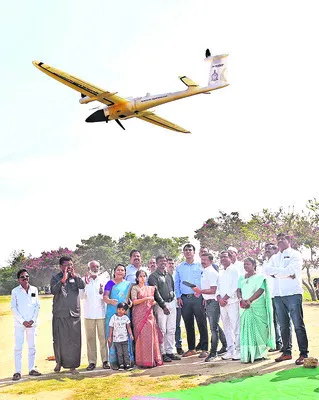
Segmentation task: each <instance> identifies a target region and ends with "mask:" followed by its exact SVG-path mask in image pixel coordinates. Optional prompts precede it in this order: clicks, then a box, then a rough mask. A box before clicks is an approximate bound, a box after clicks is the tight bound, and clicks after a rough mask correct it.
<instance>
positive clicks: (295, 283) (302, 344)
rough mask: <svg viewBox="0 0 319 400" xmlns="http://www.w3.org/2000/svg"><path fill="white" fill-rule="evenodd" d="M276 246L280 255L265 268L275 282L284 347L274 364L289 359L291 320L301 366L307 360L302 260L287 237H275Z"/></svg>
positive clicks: (281, 234) (298, 362) (282, 234)
mask: <svg viewBox="0 0 319 400" xmlns="http://www.w3.org/2000/svg"><path fill="white" fill-rule="evenodd" d="M277 244H278V248H279V252H278V253H277V254H275V255H274V256H272V257H271V259H270V260H269V263H268V264H267V267H266V268H265V272H266V273H267V274H268V275H271V276H273V277H274V278H275V279H276V285H274V292H273V294H274V301H275V307H276V311H277V315H278V320H279V325H280V330H281V338H282V343H283V346H282V355H281V356H280V357H278V358H276V359H275V361H276V362H280V361H285V360H291V358H292V356H291V350H292V343H291V323H290V322H291V320H292V322H293V324H294V328H295V333H296V336H297V342H298V347H299V358H298V359H297V360H296V361H295V364H296V365H302V364H303V363H304V359H305V358H307V357H308V338H307V333H306V328H305V324H304V321H303V310H302V292H303V289H302V276H301V270H302V257H301V254H300V253H299V251H296V250H294V249H292V248H291V246H290V236H289V235H286V234H284V233H280V234H279V235H277Z"/></svg>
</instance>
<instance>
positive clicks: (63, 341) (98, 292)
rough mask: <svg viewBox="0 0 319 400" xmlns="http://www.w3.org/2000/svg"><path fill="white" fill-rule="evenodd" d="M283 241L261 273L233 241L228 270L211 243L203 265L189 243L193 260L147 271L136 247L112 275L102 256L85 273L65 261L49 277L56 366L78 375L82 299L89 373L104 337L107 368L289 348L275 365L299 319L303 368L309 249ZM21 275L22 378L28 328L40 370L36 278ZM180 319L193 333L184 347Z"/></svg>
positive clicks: (17, 303)
mask: <svg viewBox="0 0 319 400" xmlns="http://www.w3.org/2000/svg"><path fill="white" fill-rule="evenodd" d="M277 246H278V247H277ZM277 246H276V245H275V244H273V243H268V244H267V245H266V248H265V257H264V258H265V261H264V263H263V265H262V267H260V272H261V273H257V271H256V270H257V262H256V260H255V259H254V258H252V257H248V258H245V259H244V261H243V262H241V261H238V260H237V250H236V248H234V247H230V248H228V249H227V250H225V251H222V252H221V253H220V267H218V266H217V265H216V264H213V256H212V254H210V253H209V252H208V249H207V248H204V247H201V249H200V253H199V256H200V262H196V261H195V247H194V246H193V245H192V244H186V245H185V246H184V248H183V254H184V257H185V260H184V261H183V262H182V263H181V264H179V265H178V266H177V267H176V268H175V263H174V260H172V259H171V258H167V257H166V256H164V255H159V256H157V257H156V259H155V260H154V258H152V260H150V263H149V268H150V269H149V270H148V269H146V268H144V267H142V259H141V254H140V252H139V251H138V250H132V251H131V253H130V264H129V265H128V266H127V267H125V266H124V265H122V264H118V265H117V266H116V267H115V268H114V271H113V276H112V277H111V279H109V280H108V281H106V279H105V275H104V274H99V270H100V264H99V262H98V261H95V260H93V261H91V262H89V263H88V272H87V274H86V275H85V276H84V277H83V278H81V277H80V276H79V275H78V274H76V273H75V271H74V267H73V262H72V259H71V258H70V257H61V259H60V261H59V263H60V269H61V271H60V273H59V274H57V275H55V276H53V277H52V280H51V292H52V294H53V319H52V333H53V348H54V355H55V360H56V366H55V368H54V371H55V372H59V371H60V370H61V368H62V367H63V368H69V369H70V371H71V373H73V374H76V373H78V371H77V369H76V368H78V367H79V365H80V360H81V315H80V298H82V299H83V302H84V312H83V315H84V327H85V332H86V342H87V356H88V367H87V370H89V371H92V370H93V369H94V368H95V367H96V364H97V340H96V339H97V337H98V339H99V344H100V346H99V347H100V356H101V361H102V366H103V368H104V369H109V368H112V369H117V370H123V369H127V370H130V369H132V367H133V365H137V366H139V367H155V366H159V365H162V364H163V363H166V362H171V361H172V360H180V359H181V357H180V356H183V357H189V356H194V355H197V354H198V353H199V355H198V357H199V358H203V359H205V361H206V362H210V361H213V360H214V359H215V358H217V357H219V356H221V357H222V359H224V360H241V361H242V362H245V363H247V362H254V361H256V360H258V359H262V358H265V357H266V354H267V352H268V350H269V351H276V350H281V351H282V354H281V355H280V356H279V357H278V358H276V360H275V361H277V362H280V361H284V360H289V359H291V358H292V356H291V351H292V346H291V322H292V323H293V325H294V327H295V332H296V336H297V341H298V346H299V352H300V355H299V358H298V359H297V360H296V364H297V365H301V364H303V361H304V358H306V357H307V356H308V340H307V334H306V330H305V326H304V322H303V312H302V283H301V267H302V264H301V255H300V253H299V252H297V251H296V250H294V249H292V248H291V246H290V238H289V236H287V235H284V234H279V235H278V237H277ZM149 272H150V274H148V273H149ZM17 277H18V281H19V283H20V286H18V287H17V288H15V289H13V291H12V299H11V309H12V311H13V313H14V316H15V339H16V345H15V368H16V372H15V374H14V376H13V380H19V379H20V378H21V351H22V345H23V341H24V334H25V335H26V338H27V342H28V345H29V374H30V375H34V376H38V375H41V374H40V373H39V372H38V371H37V370H36V369H35V367H34V361H35V340H34V338H35V331H36V321H37V316H38V312H39V300H38V292H37V289H36V288H35V287H33V286H31V285H30V284H29V276H28V272H27V270H26V269H22V270H20V271H19V272H18V276H17ZM181 317H182V318H183V320H184V324H185V329H186V335H187V346H188V349H187V350H186V351H185V352H184V351H183V349H182V338H181V330H180V320H181ZM207 319H208V321H209V327H210V332H211V342H210V346H209V343H208V337H209V336H208V329H207ZM220 319H221V321H222V325H223V329H222V327H221V326H220V324H219V323H220ZM195 320H196V323H197V327H198V330H199V341H198V343H197V344H196V336H195ZM275 332H276V336H275ZM219 341H220V342H221V348H220V350H218V343H219ZM174 347H175V348H176V352H177V354H175V352H174Z"/></svg>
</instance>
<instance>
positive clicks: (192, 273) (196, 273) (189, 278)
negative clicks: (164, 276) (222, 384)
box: [175, 243, 208, 358]
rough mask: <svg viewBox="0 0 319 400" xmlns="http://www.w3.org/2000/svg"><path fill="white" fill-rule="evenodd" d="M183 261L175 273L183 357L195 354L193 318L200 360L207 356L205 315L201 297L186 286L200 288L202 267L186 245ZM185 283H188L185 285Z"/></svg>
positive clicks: (191, 248) (191, 246)
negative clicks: (182, 328)
mask: <svg viewBox="0 0 319 400" xmlns="http://www.w3.org/2000/svg"><path fill="white" fill-rule="evenodd" d="M183 253H184V256H185V261H184V262H182V263H181V264H179V265H178V266H177V268H176V273H175V293H176V297H177V303H178V305H179V306H180V307H181V308H182V317H183V320H184V323H185V329H186V335H187V343H188V351H187V352H186V353H184V354H183V357H189V356H192V355H195V354H196V350H195V328H194V318H196V322H197V326H198V330H199V335H200V339H199V346H198V347H199V350H201V353H200V355H199V357H200V358H206V357H207V356H208V352H207V350H208V331H207V321H206V314H205V310H204V306H203V296H202V295H201V294H197V293H194V291H193V289H192V288H191V287H190V286H189V285H188V284H194V285H195V286H197V287H199V288H200V280H201V274H202V271H203V267H202V266H201V264H200V263H197V262H195V261H194V257H195V247H194V246H193V245H192V244H190V243H188V244H186V245H185V246H184V248H183ZM185 282H186V283H188V284H186V285H185Z"/></svg>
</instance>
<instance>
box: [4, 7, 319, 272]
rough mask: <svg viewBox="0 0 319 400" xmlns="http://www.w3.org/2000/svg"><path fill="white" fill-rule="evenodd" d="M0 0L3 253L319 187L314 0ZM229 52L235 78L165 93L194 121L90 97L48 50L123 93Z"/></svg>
mask: <svg viewBox="0 0 319 400" xmlns="http://www.w3.org/2000/svg"><path fill="white" fill-rule="evenodd" d="M260 3H261V2H256V1H252V0H246V1H245V0H243V1H240V2H238V1H235V0H234V1H231V0H229V1H223V2H221V1H214V0H210V1H204V0H202V1H201V0H198V1H196V2H195V1H186V0H180V1H176V0H174V1H172V0H170V1H169V0H158V1H155V0H154V1H139V0H136V1H134V2H132V1H128V0H127V1H121V2H115V1H107V0H104V1H98V0H96V1H94V2H88V1H85V0H76V1H75V0H74V1H66V0H64V1H62V0H56V1H54V2H44V1H28V2H26V1H22V0H20V1H16V2H14V3H13V2H2V4H1V7H2V10H1V15H0V34H1V42H0V51H1V63H0V76H1V87H2V93H1V129H0V220H1V237H0V239H1V249H0V265H5V260H6V259H8V258H9V255H10V253H11V252H12V251H13V250H14V249H21V248H23V249H25V251H26V252H27V253H29V252H30V253H32V254H33V255H34V256H37V255H39V253H40V252H41V251H42V250H50V249H54V248H57V247H59V246H68V247H70V248H74V247H75V244H76V243H79V242H80V240H81V239H82V238H87V237H89V236H90V235H94V234H97V233H99V232H101V233H106V234H109V235H111V236H114V237H118V236H119V235H122V234H123V233H124V232H125V231H133V232H136V233H137V234H142V233H147V234H152V233H158V234H159V235H162V236H173V235H175V236H180V235H189V236H192V235H193V231H194V230H195V229H196V228H199V227H200V225H201V223H202V222H203V221H204V220H206V219H207V218H209V217H211V216H214V215H216V214H217V212H218V210H219V209H222V210H224V211H228V212H230V211H233V210H239V211H241V212H242V213H243V215H249V213H250V212H256V211H258V210H261V209H262V208H263V207H268V208H272V209H276V208H278V207H279V206H284V207H287V206H289V205H294V206H296V207H297V208H301V207H303V206H304V204H305V203H306V201H307V199H309V198H312V197H315V196H317V195H318V187H317V172H318V167H317V164H318V162H317V146H316V144H317V140H316V138H317V134H318V120H317V114H318V112H317V103H318V101H317V96H318V89H319V79H318V65H319V56H318V52H317V48H318V43H317V39H318V34H319V28H318V24H317V15H318V14H317V8H316V4H317V2H316V1H305V2H303V3H300V1H280V2H278V1H274V0H269V1H267V2H263V3H262V4H260ZM207 47H209V48H210V49H211V52H212V53H213V54H218V53H229V54H230V56H229V60H228V67H229V75H228V76H229V81H230V83H231V86H229V87H227V88H225V89H222V90H219V91H216V92H214V93H212V94H211V95H210V96H204V95H199V96H195V97H193V98H189V99H185V100H181V101H178V102H175V103H171V104H167V105H164V106H161V107H158V108H157V109H156V113H157V114H159V115H160V116H162V117H164V118H167V119H169V120H171V121H172V122H175V123H176V124H178V125H180V126H182V127H184V128H187V129H190V130H191V132H192V135H188V136H185V135H181V134H178V133H175V132H171V131H168V130H164V129H161V128H159V127H156V126H154V125H149V124H146V123H144V122H143V121H138V120H130V121H124V126H125V128H126V131H123V130H121V129H120V128H119V127H118V125H117V124H116V123H114V122H113V123H109V124H108V125H106V124H103V123H101V124H86V123H85V122H84V121H85V118H86V117H87V116H88V115H89V114H90V113H91V112H90V108H92V107H94V105H95V104H93V105H91V104H89V105H80V104H79V103H78V99H79V96H78V93H77V92H74V91H72V90H71V89H69V88H67V87H65V86H64V85H61V84H60V83H59V82H56V81H54V80H53V79H51V78H49V77H47V76H46V75H44V74H42V73H41V72H40V71H39V70H37V69H36V68H34V66H33V65H32V60H39V61H43V62H45V63H47V64H49V65H52V66H54V67H56V68H59V69H62V70H64V71H66V72H69V73H72V74H74V75H76V76H78V77H80V78H82V79H83V80H87V81H89V82H91V83H93V84H96V85H97V86H100V87H102V88H105V90H110V91H117V92H118V93H119V95H120V96H123V97H126V96H142V95H145V93H146V92H151V93H163V92H171V91H177V90H182V89H183V85H182V83H181V82H180V81H179V80H178V79H177V77H178V76H179V75H184V74H185V75H187V76H189V77H190V78H192V79H193V80H195V81H198V82H199V83H200V84H203V85H205V84H206V83H207V76H208V64H205V63H204V62H203V59H204V54H205V49H206V48H207Z"/></svg>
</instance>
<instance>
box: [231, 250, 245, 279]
mask: <svg viewBox="0 0 319 400" xmlns="http://www.w3.org/2000/svg"><path fill="white" fill-rule="evenodd" d="M227 251H228V252H229V253H230V255H231V258H230V259H231V262H232V264H233V266H234V267H235V268H236V270H237V272H238V275H239V276H244V275H245V269H244V263H243V262H242V261H239V260H238V259H237V255H238V250H237V249H236V247H234V246H229V247H228V249H227Z"/></svg>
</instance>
